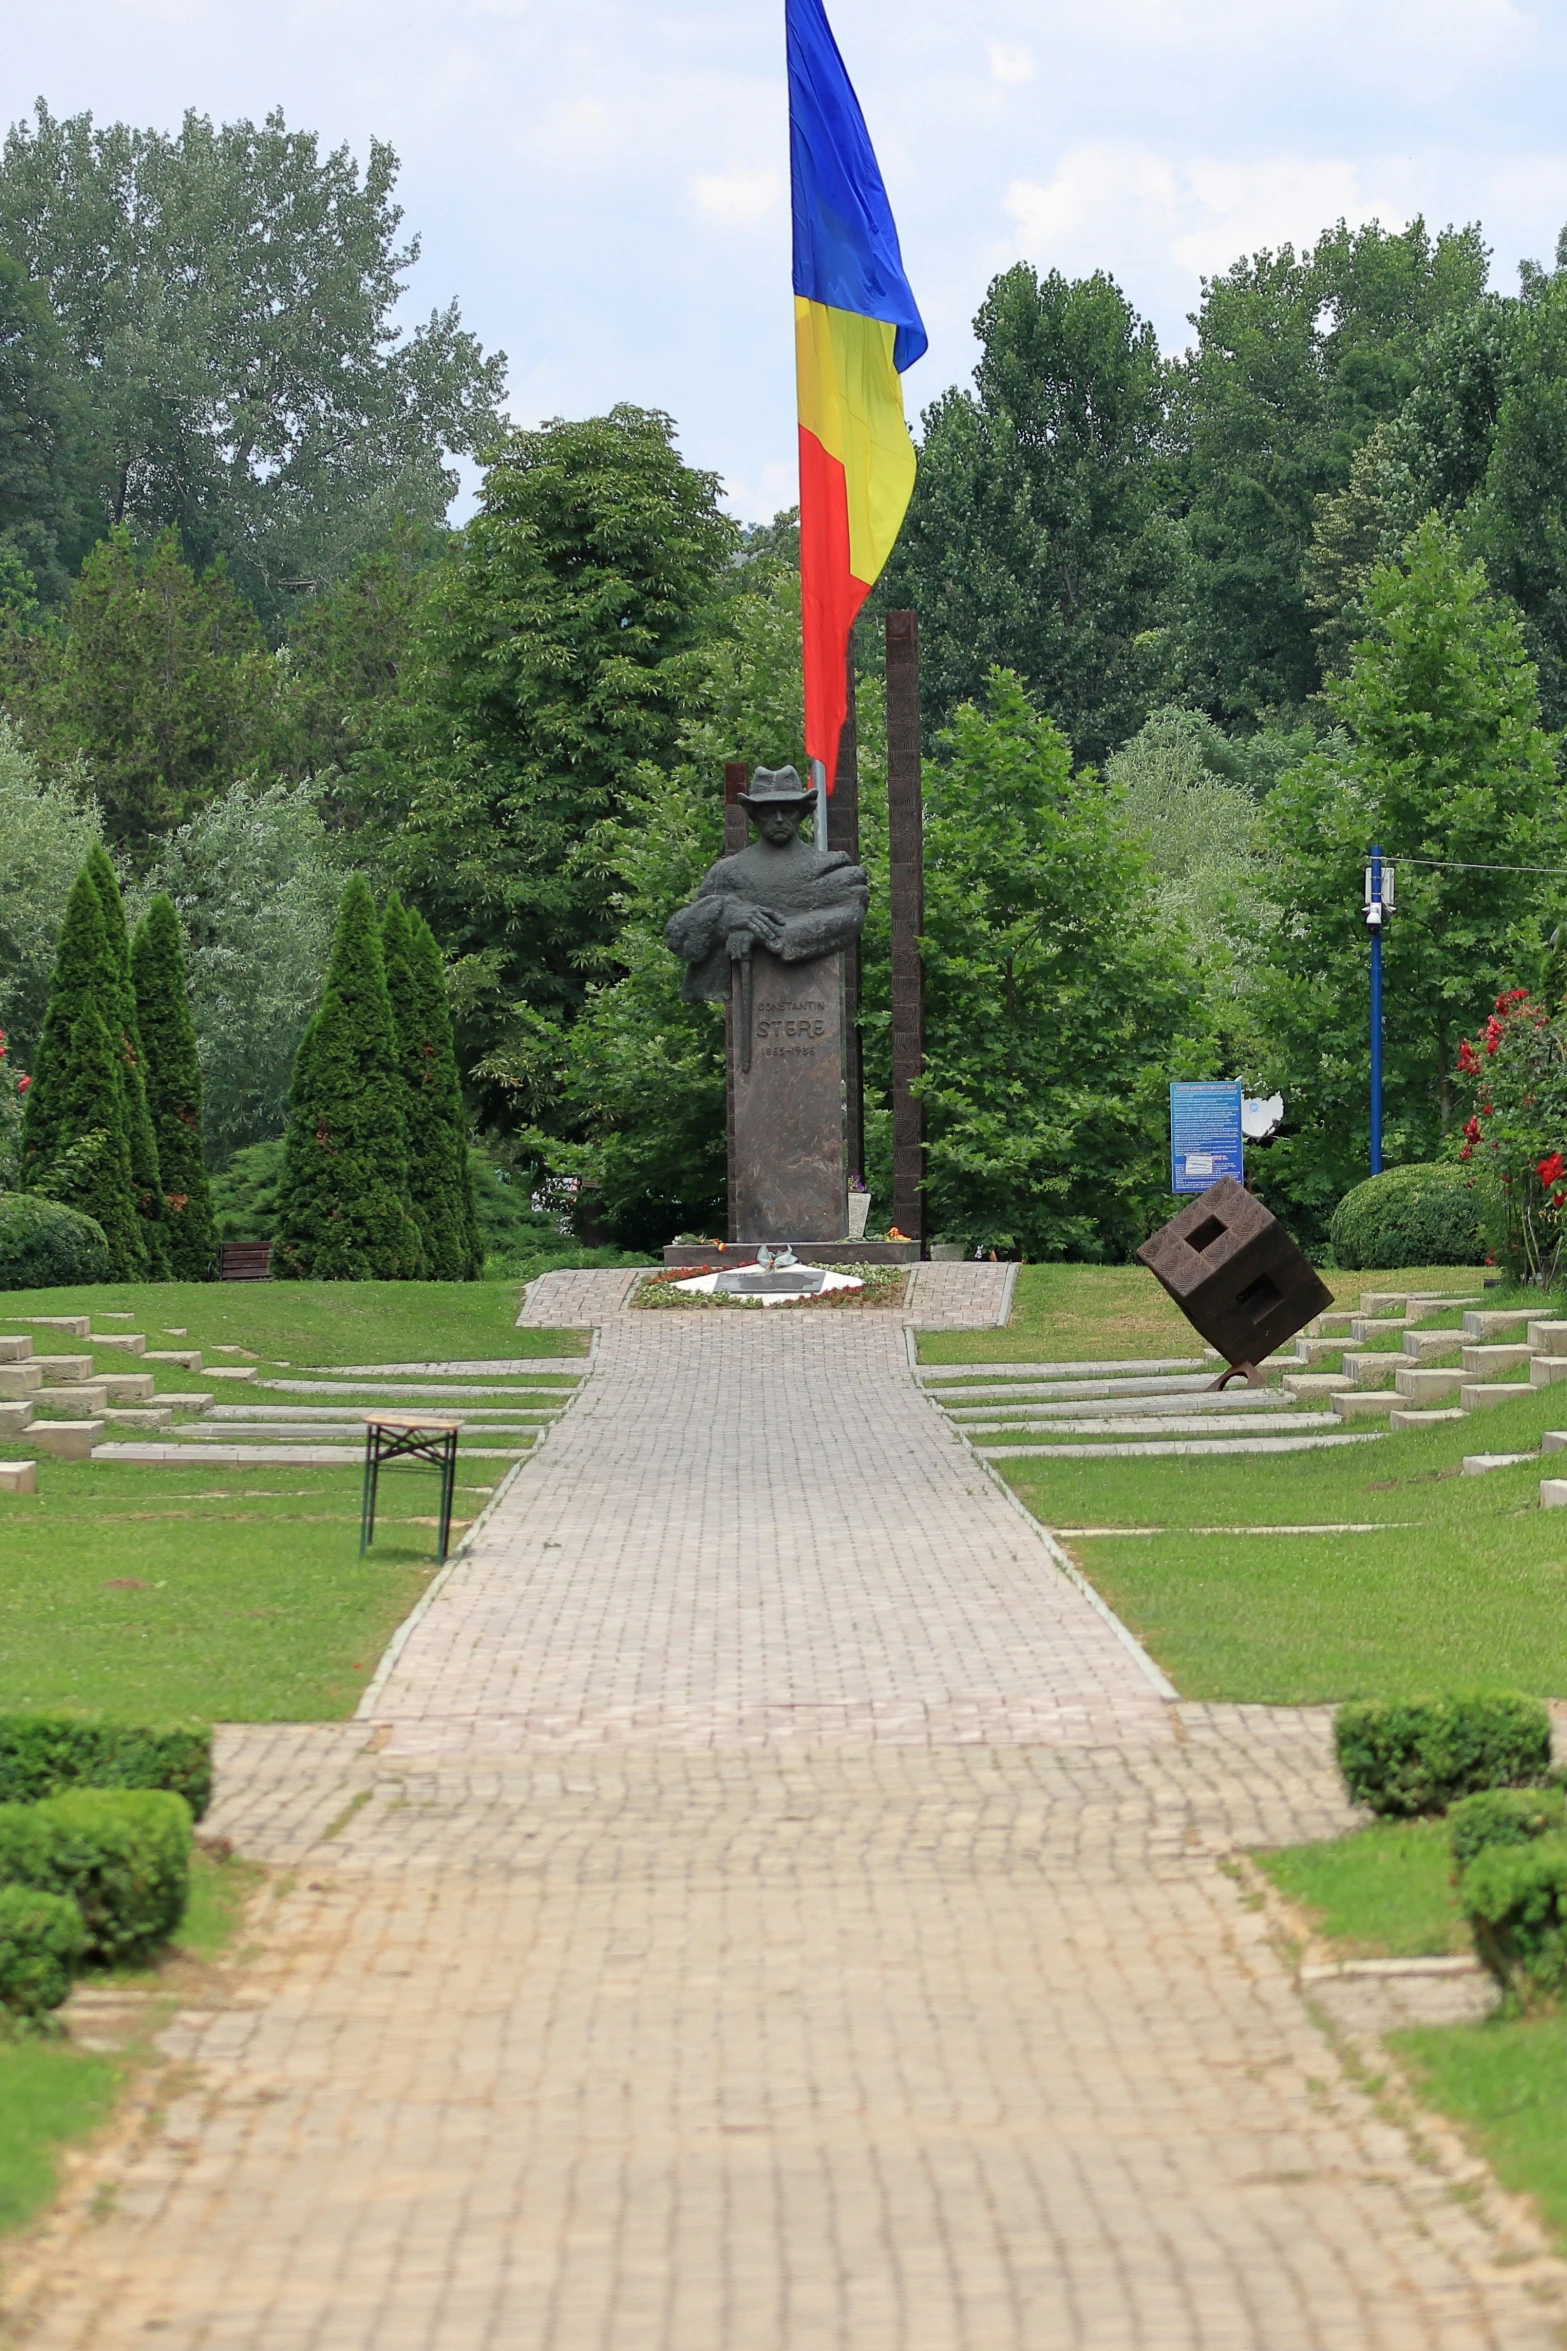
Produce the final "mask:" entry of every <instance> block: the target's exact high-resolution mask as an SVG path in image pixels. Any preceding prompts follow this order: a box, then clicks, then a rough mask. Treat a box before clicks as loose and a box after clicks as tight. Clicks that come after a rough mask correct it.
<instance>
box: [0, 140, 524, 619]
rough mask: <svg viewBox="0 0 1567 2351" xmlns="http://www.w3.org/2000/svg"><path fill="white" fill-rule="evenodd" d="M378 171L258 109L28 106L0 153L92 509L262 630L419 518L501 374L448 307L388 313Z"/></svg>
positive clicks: (392, 267) (5, 213)
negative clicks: (152, 118)
mask: <svg viewBox="0 0 1567 2351" xmlns="http://www.w3.org/2000/svg"><path fill="white" fill-rule="evenodd" d="M396 178H397V158H396V156H395V155H394V154H393V153H392V150H391V149H390V148H389V147H387V146H384V145H382V144H381V143H380V142H378V141H372V143H371V146H370V151H369V157H368V160H367V162H366V164H365V165H364V167H363V169H362V170H361V168H360V166H359V165H358V164H357V163H356V162H355V160H354V158H353V157H352V156H351V155H350V153H349V152H348V150H347V148H346V147H339V148H335V149H333V150H332V151H331V152H330V153H326V154H323V153H322V151H321V149H320V147H319V144H318V142H317V140H316V138H315V136H314V135H313V134H312V133H310V132H305V131H291V130H289V128H288V127H287V125H286V124H285V122H284V120H283V117H282V115H281V114H280V113H274V114H271V115H269V116H268V117H267V119H266V121H265V122H264V123H261V124H256V123H252V122H234V123H224V124H221V125H214V124H213V123H212V122H211V121H210V120H209V119H208V118H207V117H206V116H205V115H200V114H195V113H191V114H187V115H186V117H185V120H184V122H183V124H182V125H181V127H180V129H179V131H178V133H177V134H175V135H174V136H173V137H169V136H167V135H166V134H164V133H162V132H159V131H139V130H134V129H132V128H131V127H130V126H129V125H127V124H124V123H114V124H110V125H107V126H104V127H102V128H99V127H97V126H95V125H94V123H93V121H92V118H91V117H90V116H89V115H85V114H81V115H74V116H71V117H69V118H68V119H65V120H60V119H58V118H56V117H55V116H53V115H51V114H50V113H49V111H48V109H47V108H46V107H44V106H43V105H41V104H40V106H39V108H38V111H37V116H36V119H35V120H34V121H33V122H31V123H26V122H23V123H18V124H16V125H15V126H14V127H13V128H12V130H11V132H10V134H9V136H8V137H7V139H6V142H5V146H4V151H3V153H0V246H3V247H6V248H8V249H9V250H10V251H11V253H12V254H14V255H15V257H16V258H17V260H18V261H19V262H21V263H22V265H23V266H24V267H25V269H26V270H27V272H28V274H29V275H30V276H31V277H32V278H33V279H35V280H36V281H37V282H38V283H39V284H41V285H42V286H43V287H45V288H46V289H47V292H48V297H49V301H50V304H51V307H52V309H53V311H54V314H55V317H56V319H57V320H58V322H59V326H60V330H61V333H62V336H63V338H64V341H65V344H66V346H67V348H68V350H69V352H70V354H71V358H72V360H73V362H74V366H75V369H76V372H77V377H78V380H79V381H80V382H81V383H82V384H83V385H84V386H85V385H87V384H88V383H90V385H91V390H92V400H91V424H92V428H93V449H92V457H93V463H94V471H95V474H96V479H97V486H98V489H99V494H100V496H101V499H102V501H103V509H104V518H105V519H106V520H109V521H113V522H125V523H128V524H130V525H131V526H132V528H133V530H134V531H135V533H136V535H137V536H138V538H141V537H147V536H151V535H153V534H155V533H156V532H158V531H161V530H163V529H165V528H167V527H169V526H173V527H175V528H177V529H178V530H179V532H180V535H181V540H182V543H183V545H184V548H185V552H186V554H187V556H188V557H189V559H190V560H191V562H192V563H194V564H195V565H196V566H197V567H198V568H204V567H205V566H206V565H208V564H209V563H211V562H212V561H213V560H214V558H215V557H217V556H219V555H222V556H225V557H226V558H227V559H228V561H229V564H230V565H231V567H232V570H233V574H234V577H235V579H236V581H237V582H238V584H239V586H240V587H241V589H242V590H243V592H244V593H245V594H246V595H247V596H248V597H249V598H250V599H251V600H252V602H253V603H254V604H255V605H256V607H257V610H258V611H259V612H260V613H261V614H262V616H263V619H264V620H265V621H266V623H267V626H268V628H269V630H275V629H276V628H278V627H280V626H281V625H282V623H283V622H284V621H285V620H286V618H287V615H288V613H289V612H290V610H291V609H292V608H293V607H294V606H295V605H296V604H297V603H298V601H299V599H300V597H301V596H302V595H305V594H308V593H309V592H310V591H311V590H312V589H314V588H318V587H321V586H323V585H325V584H326V583H327V582H329V581H330V580H333V579H337V578H340V577H341V576H342V575H343V573H344V572H345V571H347V569H348V568H349V566H350V565H351V564H352V563H353V561H354V560H355V558H356V557H357V556H358V555H360V554H361V553H363V552H364V551H365V550H366V549H367V548H368V547H370V546H373V545H374V544H375V543H376V541H377V540H378V539H379V538H380V537H381V536H382V534H383V533H384V532H385V531H386V529H387V527H388V526H389V525H390V524H391V523H392V522H393V521H394V520H395V519H396V517H397V516H399V515H408V516H412V517H414V518H416V519H420V520H425V521H430V522H437V521H439V520H440V519H441V518H442V517H443V516H444V514H445V512H446V508H447V506H448V504H449V503H450V501H451V498H452V495H453V493H454V491H455V489H456V487H457V481H456V475H455V473H454V472H453V471H452V470H451V467H450V465H449V463H448V462H447V460H448V459H449V458H450V457H451V456H452V455H454V454H458V453H467V454H476V453H477V452H478V451H479V450H480V449H481V448H482V447H484V446H485V445H486V444H487V443H488V442H489V441H490V440H491V439H492V438H493V436H494V433H495V430H496V424H497V408H498V404H499V401H500V397H501V393H502V389H503V384H504V364H505V363H504V361H503V360H502V359H501V358H500V357H499V356H496V357H493V358H490V359H486V358H485V357H484V355H483V354H482V352H481V351H480V349H479V346H478V344H477V343H476V342H475V340H474V338H473V337H472V335H470V334H468V333H467V332H466V331H465V330H464V328H463V326H462V324H461V322H460V320H459V318H458V314H457V308H456V305H455V304H451V305H449V306H448V307H447V308H446V309H444V310H438V311H435V312H433V313H432V314H431V315H430V317H429V318H428V319H427V320H426V321H425V322H424V324H423V325H421V326H418V327H416V328H415V329H414V330H413V332H412V333H411V334H409V335H406V336H405V335H404V333H403V331H402V329H401V328H400V327H399V326H398V325H397V324H396V323H395V321H394V315H393V314H394V312H395V311H396V309H397V306H398V304H399V302H400V301H401V299H402V296H403V294H404V292H405V290H406V285H407V277H408V272H409V270H410V269H411V268H412V266H413V264H414V263H415V261H416V260H417V259H418V254H419V245H418V240H417V238H414V239H411V240H410V241H409V242H408V243H407V244H399V241H398V239H399V228H400V224H401V219H402V215H401V212H400V210H399V208H398V206H397V205H396V203H395V202H394V201H393V193H392V191H393V188H394V186H395V183H396Z"/></svg>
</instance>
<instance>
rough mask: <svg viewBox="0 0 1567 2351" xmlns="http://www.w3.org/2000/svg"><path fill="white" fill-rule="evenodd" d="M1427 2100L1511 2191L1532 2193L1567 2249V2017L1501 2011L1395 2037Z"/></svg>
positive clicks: (1397, 2051)
mask: <svg viewBox="0 0 1567 2351" xmlns="http://www.w3.org/2000/svg"><path fill="white" fill-rule="evenodd" d="M1389 2046H1390V2048H1391V2049H1392V2050H1393V2051H1394V2053H1395V2055H1396V2056H1397V2057H1399V2058H1400V2059H1401V2061H1402V2062H1403V2064H1404V2066H1405V2067H1406V2068H1407V2070H1408V2073H1409V2076H1410V2079H1411V2081H1412V2082H1413V2083H1414V2086H1415V2088H1416V2089H1417V2090H1418V2091H1419V2093H1420V2095H1421V2096H1422V2097H1423V2098H1425V2099H1426V2100H1427V2102H1428V2103H1429V2104H1430V2105H1432V2106H1435V2107H1437V2108H1439V2109H1440V2111H1441V2112H1442V2113H1443V2114H1446V2115H1448V2116H1449V2117H1450V2118H1451V2119H1452V2120H1453V2121H1454V2122H1456V2123H1457V2124H1458V2125H1459V2127H1460V2129H1461V2130H1462V2131H1463V2133H1464V2135H1465V2137H1466V2138H1467V2139H1468V2140H1469V2142H1470V2144H1471V2145H1472V2146H1473V2147H1474V2148H1475V2149H1476V2151H1477V2152H1478V2153H1479V2154H1481V2155H1483V2156H1484V2157H1485V2159H1486V2161H1487V2162H1488V2163H1489V2164H1490V2166H1491V2168H1492V2170H1493V2171H1494V2172H1495V2173H1496V2176H1497V2178H1498V2179H1499V2180H1500V2181H1501V2183H1502V2185H1503V2187H1504V2188H1511V2189H1513V2190H1514V2191H1515V2192H1517V2193H1520V2194H1523V2195H1528V2196H1532V2197H1533V2198H1534V2199H1535V2201H1536V2203H1537V2204H1538V2206H1539V2208H1540V2211H1541V2214H1542V2215H1543V2217H1544V2220H1545V2224H1546V2226H1547V2228H1548V2229H1549V2230H1550V2231H1551V2233H1552V2235H1553V2236H1554V2237H1555V2238H1556V2240H1557V2243H1558V2244H1559V2245H1561V2246H1562V2247H1563V2248H1564V2249H1567V2014H1559V2015H1556V2016H1547V2017H1530V2018H1521V2017H1500V2016H1498V2017H1492V2018H1490V2019H1489V2020H1488V2021H1487V2022H1486V2023H1485V2024H1480V2025H1427V2026H1422V2027H1418V2028H1416V2029H1414V2030H1412V2031H1409V2032H1402V2033H1393V2034H1390V2035H1389Z"/></svg>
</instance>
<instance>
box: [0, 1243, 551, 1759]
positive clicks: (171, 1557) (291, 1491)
mask: <svg viewBox="0 0 1567 2351" xmlns="http://www.w3.org/2000/svg"><path fill="white" fill-rule="evenodd" d="M517 1302H518V1285H517V1284H516V1283H515V1282H474V1283H461V1282H452V1283H439V1282H363V1283H305V1282H276V1283H263V1282H255V1283H237V1282H235V1283H208V1284H185V1285H175V1284H169V1285H156V1286H147V1285H141V1286H136V1287H124V1288H121V1287H116V1286H114V1285H109V1284H106V1285H104V1286H103V1287H101V1288H95V1289H91V1290H54V1291H48V1290H25V1291H11V1292H8V1293H6V1295H5V1297H4V1299H3V1300H0V1331H3V1330H7V1329H18V1330H20V1329H25V1328H27V1327H28V1326H27V1325H26V1324H25V1323H24V1322H23V1321H22V1320H21V1319H20V1318H21V1317H23V1316H26V1315H33V1314H71V1313H88V1314H91V1315H92V1316H93V1317H94V1320H95V1325H96V1327H97V1328H98V1329H108V1330H111V1331H112V1330H114V1329H115V1328H116V1327H118V1328H119V1329H122V1330H133V1329H134V1330H140V1331H143V1332H145V1333H146V1334H147V1337H148V1341H149V1344H150V1345H152V1346H154V1347H157V1346H158V1345H160V1344H161V1345H163V1346H166V1347H168V1346H175V1345H177V1344H178V1337H177V1336H176V1334H180V1335H188V1337H189V1340H190V1343H191V1344H192V1345H193V1346H201V1347H203V1348H206V1349H213V1350H215V1349H216V1347H218V1346H219V1345H229V1346H237V1347H242V1348H244V1349H245V1350H246V1352H247V1354H249V1355H252V1356H254V1357H255V1358H256V1360H257V1362H258V1364H259V1366H260V1367H261V1368H262V1369H263V1370H265V1369H266V1368H267V1367H268V1366H272V1367H282V1366H285V1365H286V1366H287V1367H288V1368H289V1369H290V1370H302V1369H305V1368H307V1367H310V1366H315V1365H331V1364H349V1363H378V1362H402V1361H406V1362H415V1361H440V1360H446V1359H455V1360H461V1359H465V1358H468V1359H480V1360H482V1359H485V1358H491V1359H495V1358H500V1357H505V1356H515V1357H528V1356H539V1355H566V1354H576V1353H578V1352H585V1350H586V1344H587V1342H586V1340H585V1338H584V1337H583V1336H582V1334H580V1333H564V1332H558V1331H531V1330H530V1331H519V1330H518V1329H517V1328H516V1327H515V1318H516V1313H517ZM117 1309H118V1310H121V1311H122V1312H124V1313H127V1314H129V1315H130V1316H131V1317H133V1319H131V1320H123V1321H121V1322H120V1323H119V1324H118V1325H116V1324H115V1323H114V1322H112V1321H110V1320H109V1317H110V1316H111V1315H112V1314H113V1313H114V1312H115V1311H116V1310H117ZM31 1335H32V1337H33V1341H34V1344H35V1346H36V1347H38V1348H39V1350H40V1351H43V1350H44V1349H48V1350H50V1351H51V1352H71V1353H79V1352H81V1351H82V1342H80V1341H77V1340H71V1339H65V1338H59V1337H57V1336H56V1335H55V1334H53V1333H46V1332H43V1331H40V1330H37V1329H36V1328H35V1329H33V1331H32V1333H31ZM213 1360H214V1361H215V1362H218V1363H222V1362H224V1361H229V1362H238V1361H241V1360H243V1358H241V1357H238V1356H230V1357H227V1358H225V1357H223V1356H219V1355H216V1354H214V1355H213ZM140 1361H141V1359H140V1358H138V1357H132V1356H124V1355H118V1354H115V1353H112V1352H110V1351H108V1350H102V1351H100V1352H99V1355H98V1362H99V1364H100V1365H101V1366H106V1367H107V1366H113V1367H117V1368H119V1369H121V1370H125V1369H134V1368H135V1367H136V1366H137V1364H138V1363H139V1362H140ZM155 1377H156V1379H157V1384H158V1389H159V1392H160V1393H162V1392H178V1391H180V1390H182V1389H190V1388H199V1387H201V1386H202V1384H203V1377H204V1375H203V1373H202V1372H187V1371H182V1370H180V1369H178V1368H176V1367H174V1366H172V1365H159V1366H156V1367H155ZM212 1392H213V1393H214V1394H215V1395H220V1396H221V1400H222V1401H224V1402H233V1403H239V1404H243V1403H244V1402H245V1401H246V1399H247V1398H248V1397H249V1396H250V1395H252V1394H253V1393H254V1391H252V1390H251V1389H249V1388H248V1387H246V1386H244V1385H238V1384H236V1385H235V1386H234V1387H232V1388H230V1389H228V1390H227V1391H226V1392H225V1391H223V1390H222V1389H221V1388H220V1386H219V1385H218V1384H217V1383H214V1384H213V1387H212ZM258 1400H259V1401H265V1402H266V1403H268V1404H269V1405H277V1404H284V1403H286V1402H287V1401H288V1399H287V1398H286V1397H281V1396H277V1395H266V1396H265V1397H264V1398H259V1399H258ZM300 1401H301V1402H318V1401H320V1399H317V1398H302V1399H300ZM489 1401H493V1402H496V1403H498V1402H499V1401H500V1399H498V1398H497V1399H492V1400H489ZM484 1441H485V1440H484V1439H483V1438H482V1437H479V1436H477V1435H476V1436H475V1439H474V1442H475V1443H477V1444H480V1445H482V1444H483V1443H484ZM493 1441H495V1442H499V1443H502V1444H505V1445H508V1446H511V1445H524V1444H526V1442H527V1439H526V1438H510V1437H508V1438H503V1439H499V1440H493ZM34 1450H36V1449H34ZM31 1457H32V1455H31V1454H30V1452H29V1447H28V1444H27V1440H26V1436H25V1434H24V1435H23V1436H22V1437H21V1438H19V1439H16V1440H14V1441H11V1442H7V1443H3V1444H0V1459H10V1460H19V1459H25V1458H31ZM507 1466H508V1464H507V1463H506V1462H505V1461H504V1460H496V1459H486V1460H474V1461H472V1462H467V1461H465V1460H464V1459H463V1457H462V1456H459V1467H458V1479H459V1485H458V1491H457V1513H456V1514H457V1518H458V1520H459V1521H466V1520H469V1519H471V1518H473V1517H475V1516H476V1515H477V1514H478V1511H479V1510H480V1509H481V1508H482V1507H483V1504H484V1502H485V1501H486V1500H487V1498H488V1495H489V1493H490V1491H491V1490H492V1489H493V1488H494V1486H496V1485H497V1484H498V1483H499V1482H500V1479H501V1478H502V1477H503V1476H504V1475H505V1472H506V1469H507ZM359 1495H360V1482H359V1469H358V1466H357V1463H353V1464H349V1463H345V1465H344V1466H343V1467H342V1468H337V1467H328V1468H319V1469H314V1468H306V1469H289V1468H286V1467H284V1466H282V1465H278V1466H276V1467H274V1466H272V1465H270V1464H267V1465H264V1466H260V1465H255V1464H249V1465H246V1466H243V1467H233V1466H225V1465H223V1464H221V1463H217V1462H211V1461H204V1460H203V1459H202V1458H201V1456H200V1454H199V1453H197V1452H195V1451H194V1449H193V1452H192V1457H191V1459H190V1460H189V1462H188V1463H187V1462H185V1461H181V1462H178V1463H173V1464H169V1465H163V1464H158V1465H156V1466H150V1465H145V1464H139V1463H134V1464H133V1463H129V1462H67V1461H57V1460H54V1459H52V1458H50V1457H49V1456H47V1455H44V1456H41V1457H38V1491H37V1493H36V1494H35V1495H0V1710H8V1709H17V1710H31V1709H39V1708H44V1709H52V1708H59V1709H61V1710H62V1711H64V1712H67V1713H73V1714H106V1715H118V1716H122V1717H129V1718H133V1719H134V1718H145V1719H151V1720H158V1721H163V1720H170V1719H197V1720H215V1721H231V1722H232V1721H239V1722H246V1721H251V1722H258V1721H259V1722H271V1721H284V1722H314V1721H323V1720H330V1719H334V1718H339V1717H342V1716H345V1715H349V1714H351V1713H352V1712H353V1710H354V1707H355V1706H356V1705H357V1703H358V1700H359V1696H360V1693H361V1692H362V1690H363V1688H364V1686H365V1683H366V1682H367V1681H368V1679H369V1677H370V1675H371V1674H372V1673H373V1671H374V1669H375V1665H376V1661H377V1659H378V1658H379V1656H380V1654H381V1651H382V1650H383V1649H384V1647H385V1646H386V1642H387V1640H388V1638H389V1637H390V1635H391V1633H392V1631H393V1630H394V1628H395V1627H396V1626H397V1625H398V1624H399V1623H400V1622H401V1620H402V1618H403V1617H404V1616H406V1614H407V1613H408V1610H409V1609H410V1607H411V1606H412V1605H413V1603H414V1601H415V1600H416V1599H417V1598H418V1596H419V1593H420V1592H421V1591H422V1589H423V1588H424V1585H425V1584H426V1582H427V1581H428V1580H429V1577H430V1575H431V1573H432V1572H433V1568H434V1564H435V1562H434V1551H435V1533H434V1524H435V1520H434V1513H435V1506H436V1499H437V1481H436V1477H435V1473H434V1471H433V1470H430V1469H426V1468H421V1467H417V1466H414V1465H398V1466H396V1467H394V1468H392V1469H390V1470H387V1471H386V1472H384V1473H383V1477H382V1484H381V1498H380V1511H379V1514H378V1518H377V1528H376V1540H375V1543H374V1546H373V1547H372V1549H371V1551H370V1554H369V1556H368V1557H367V1558H366V1559H364V1560H361V1559H360V1557H359Z"/></svg>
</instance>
